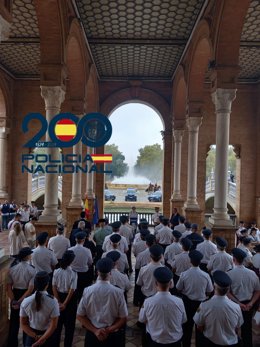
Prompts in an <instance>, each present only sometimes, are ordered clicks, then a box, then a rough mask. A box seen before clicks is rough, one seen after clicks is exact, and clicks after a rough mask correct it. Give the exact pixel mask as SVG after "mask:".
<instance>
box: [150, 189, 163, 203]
mask: <svg viewBox="0 0 260 347" xmlns="http://www.w3.org/2000/svg"><path fill="white" fill-rule="evenodd" d="M147 199H148V200H149V201H150V202H151V201H154V202H161V201H162V192H161V191H160V190H157V192H154V193H152V194H150V195H148V198H147Z"/></svg>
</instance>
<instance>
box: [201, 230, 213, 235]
mask: <svg viewBox="0 0 260 347" xmlns="http://www.w3.org/2000/svg"><path fill="white" fill-rule="evenodd" d="M202 234H203V235H205V236H210V235H211V234H212V231H211V230H210V229H203V230H202Z"/></svg>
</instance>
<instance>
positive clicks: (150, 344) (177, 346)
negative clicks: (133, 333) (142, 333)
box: [145, 333, 181, 347]
mask: <svg viewBox="0 0 260 347" xmlns="http://www.w3.org/2000/svg"><path fill="white" fill-rule="evenodd" d="M145 347H181V340H179V341H176V342H173V343H166V344H165V343H157V342H155V341H153V340H152V338H151V335H150V334H148V333H146V344H145Z"/></svg>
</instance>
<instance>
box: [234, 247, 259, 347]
mask: <svg viewBox="0 0 260 347" xmlns="http://www.w3.org/2000/svg"><path fill="white" fill-rule="evenodd" d="M232 254H233V261H234V264H235V267H234V269H232V270H230V271H229V272H228V276H229V277H230V278H231V281H232V283H231V288H230V293H229V294H228V297H229V298H230V299H231V300H232V301H234V302H235V303H237V304H238V305H239V306H240V308H241V310H242V314H243V319H244V324H243V325H242V326H241V337H242V340H243V343H244V346H246V347H253V342H252V319H253V312H254V305H255V304H256V302H257V301H258V300H259V297H260V283H259V278H258V277H257V275H256V274H255V272H254V271H252V270H249V269H247V268H246V267H245V266H244V265H243V262H244V259H245V258H246V256H247V254H246V253H245V252H244V251H243V250H242V249H239V248H233V250H232Z"/></svg>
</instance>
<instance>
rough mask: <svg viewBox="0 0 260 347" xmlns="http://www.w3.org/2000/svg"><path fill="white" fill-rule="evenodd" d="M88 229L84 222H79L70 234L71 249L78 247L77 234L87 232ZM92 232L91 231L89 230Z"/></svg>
mask: <svg viewBox="0 0 260 347" xmlns="http://www.w3.org/2000/svg"><path fill="white" fill-rule="evenodd" d="M86 230H87V229H86V228H85V222H84V221H83V220H81V221H79V223H78V225H77V227H76V228H75V229H72V230H71V233H70V245H71V247H73V246H75V245H76V237H75V236H76V234H77V233H80V232H81V231H86ZM89 230H91V229H89Z"/></svg>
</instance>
